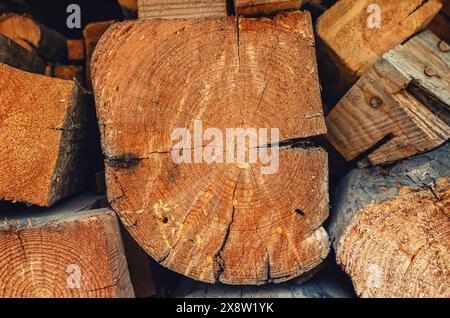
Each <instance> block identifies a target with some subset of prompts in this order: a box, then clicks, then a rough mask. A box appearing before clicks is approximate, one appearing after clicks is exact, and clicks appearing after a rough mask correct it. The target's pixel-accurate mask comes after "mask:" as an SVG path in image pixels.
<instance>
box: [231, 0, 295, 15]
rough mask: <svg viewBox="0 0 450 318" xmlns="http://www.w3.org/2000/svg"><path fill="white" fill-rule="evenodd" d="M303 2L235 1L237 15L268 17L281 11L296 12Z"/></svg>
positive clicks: (272, 0)
mask: <svg viewBox="0 0 450 318" xmlns="http://www.w3.org/2000/svg"><path fill="white" fill-rule="evenodd" d="M302 2H303V0H235V1H234V5H235V11H236V14H237V15H246V16H253V15H269V14H274V13H277V12H280V11H283V10H298V9H300V6H301V5H302Z"/></svg>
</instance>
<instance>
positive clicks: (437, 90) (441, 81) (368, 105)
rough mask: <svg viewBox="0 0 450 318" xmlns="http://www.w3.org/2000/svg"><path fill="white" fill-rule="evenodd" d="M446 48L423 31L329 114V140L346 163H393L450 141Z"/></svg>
mask: <svg viewBox="0 0 450 318" xmlns="http://www.w3.org/2000/svg"><path fill="white" fill-rule="evenodd" d="M441 45H442V44H441V40H440V39H439V38H437V37H436V36H435V35H434V34H433V33H431V32H430V31H424V32H422V33H420V34H419V35H417V36H415V37H414V38H412V39H411V40H410V41H408V42H407V43H405V44H404V45H400V46H398V47H396V48H395V49H393V50H391V51H389V52H388V53H386V54H385V55H384V56H383V58H382V59H381V60H380V61H379V62H377V63H376V64H375V65H374V66H373V67H372V68H370V69H369V70H368V71H367V72H366V74H365V75H364V76H363V77H362V78H361V79H360V80H359V81H358V82H357V83H356V84H355V85H354V86H353V88H352V89H351V90H350V91H349V92H348V93H347V95H345V97H344V98H343V99H342V100H341V101H340V102H339V103H338V104H337V105H336V107H335V108H334V109H333V110H332V111H331V112H330V114H329V115H328V116H327V124H328V129H329V132H328V135H327V139H328V140H329V141H330V142H331V143H332V144H333V146H334V147H335V148H336V149H337V150H338V151H339V152H340V153H341V154H342V155H343V156H344V157H345V158H346V159H347V160H353V159H355V158H358V159H361V160H362V162H361V163H362V164H363V165H366V164H371V165H377V164H382V163H388V162H392V161H396V160H399V159H402V158H405V157H409V156H412V155H415V154H418V153H421V152H425V151H428V150H431V149H433V148H436V147H437V146H439V145H441V144H442V143H444V142H445V141H446V140H447V139H448V138H449V137H450V128H449V126H450V91H449V90H448V83H449V82H450V55H449V54H450V53H449V52H445V51H442V50H441V49H440V46H441ZM380 142H381V143H380ZM361 156H362V157H361Z"/></svg>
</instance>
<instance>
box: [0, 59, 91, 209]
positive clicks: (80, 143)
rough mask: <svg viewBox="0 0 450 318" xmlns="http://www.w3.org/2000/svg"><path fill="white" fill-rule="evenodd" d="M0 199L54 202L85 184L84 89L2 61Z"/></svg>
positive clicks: (0, 77) (40, 202)
mask: <svg viewBox="0 0 450 318" xmlns="http://www.w3.org/2000/svg"><path fill="white" fill-rule="evenodd" d="M0 74H1V76H0V88H1V89H0V100H1V101H2V103H1V104H0V125H1V127H2V129H1V130H0V175H1V176H2V177H1V178H0V198H2V199H4V200H11V201H21V202H26V203H29V204H36V205H42V206H50V205H52V204H53V203H55V202H56V201H58V200H60V199H62V198H64V197H67V196H68V195H71V194H73V193H75V192H76V191H79V190H80V188H81V187H82V186H83V185H84V181H85V174H86V168H87V161H86V158H85V153H86V147H85V140H86V122H87V119H86V109H85V103H84V94H83V93H82V91H81V89H80V88H79V87H78V86H77V84H76V83H75V82H73V81H63V80H59V79H54V78H50V77H47V76H41V75H36V74H32V73H27V72H24V71H21V70H18V69H14V68H12V67H10V66H7V65H5V64H0Z"/></svg>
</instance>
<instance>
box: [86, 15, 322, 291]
mask: <svg viewBox="0 0 450 318" xmlns="http://www.w3.org/2000/svg"><path fill="white" fill-rule="evenodd" d="M237 28H238V29H237ZM238 30H239V32H237V31H238ZM268 30H270V32H268ZM238 34H239V36H238ZM313 46H314V39H313V35H312V29H311V20H310V17H309V15H308V14H307V13H303V12H295V13H289V14H282V15H278V16H276V17H274V18H272V19H268V18H264V19H247V18H241V19H239V24H237V21H236V19H234V18H229V19H205V20H164V19H146V20H138V21H135V22H125V23H120V24H116V25H114V26H113V27H112V28H111V29H110V30H108V32H107V33H106V34H105V35H104V37H103V39H102V40H101V42H100V44H99V46H98V47H97V49H96V53H95V54H94V62H93V68H92V74H93V83H94V92H95V95H96V102H97V115H98V119H99V124H100V129H101V133H102V148H103V151H104V154H105V157H106V160H105V164H106V181H107V186H108V197H109V200H110V202H111V204H112V207H113V208H114V209H115V210H116V211H117V212H118V213H119V215H120V216H121V218H122V220H123V222H124V224H125V226H126V227H127V229H128V230H129V231H130V233H131V234H132V235H133V237H134V238H135V239H136V241H137V242H138V243H139V244H140V245H141V246H142V247H143V248H144V249H145V250H146V251H147V252H148V253H149V254H150V255H151V256H152V257H154V258H155V259H156V260H157V261H159V262H160V263H161V264H162V265H164V266H166V267H168V268H170V269H172V270H174V271H177V272H179V273H182V274H184V275H187V276H190V277H192V278H194V279H197V280H202V281H206V282H214V281H221V282H225V283H228V284H264V283H266V282H271V281H277V282H278V281H285V280H288V279H290V278H292V277H296V276H298V275H300V274H302V273H304V272H307V271H309V270H311V269H313V268H315V267H316V266H317V265H318V264H320V262H321V261H322V260H323V258H325V257H326V255H327V253H328V238H327V234H326V232H325V231H324V230H323V228H321V224H322V223H323V222H324V220H325V219H326V217H327V210H328V203H327V202H328V196H327V187H328V173H327V154H326V152H325V151H324V150H323V149H321V148H318V147H308V146H304V147H300V148H299V149H282V150H280V169H279V171H278V173H276V174H273V175H263V174H261V171H260V168H261V164H260V163H258V164H240V165H239V164H220V163H219V164H211V165H210V164H207V163H200V164H194V163H192V164H174V163H173V161H172V159H171V154H170V152H171V149H172V147H173V141H172V140H171V138H170V136H171V132H172V130H173V129H174V128H176V127H186V128H188V129H191V128H193V127H194V125H195V123H196V121H195V120H202V122H203V124H204V128H205V129H206V128H207V127H219V129H225V128H228V127H242V126H243V127H277V128H278V127H279V129H280V138H281V139H282V140H287V139H292V138H307V137H310V136H315V135H317V134H322V133H323V132H325V126H324V122H323V113H322V109H321V103H320V91H319V86H318V78H317V67H316V62H315V52H314V47H313ZM131 53H133V59H130V58H129V57H130V54H131ZM200 92H201V93H200ZM123 105H127V111H126V112H125V113H124V112H123ZM138 189H139V190H138ZM142 189H145V190H144V191H142ZM274 220H275V221H274ZM261 238H265V239H264V240H262V239H261Z"/></svg>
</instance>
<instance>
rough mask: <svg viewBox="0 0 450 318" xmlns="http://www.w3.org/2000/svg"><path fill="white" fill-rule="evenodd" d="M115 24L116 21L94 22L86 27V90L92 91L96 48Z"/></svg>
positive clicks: (84, 30)
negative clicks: (92, 66) (93, 55)
mask: <svg viewBox="0 0 450 318" xmlns="http://www.w3.org/2000/svg"><path fill="white" fill-rule="evenodd" d="M114 23H115V21H114V20H110V21H101V22H93V23H89V24H88V25H86V27H85V28H84V29H83V40H84V49H85V54H86V56H85V59H86V88H87V89H89V90H91V89H92V81H91V59H92V54H94V50H95V46H96V45H97V43H98V41H100V38H101V37H102V35H103V33H105V32H106V30H108V28H109V27H110V26H111V25H113V24H114Z"/></svg>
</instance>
